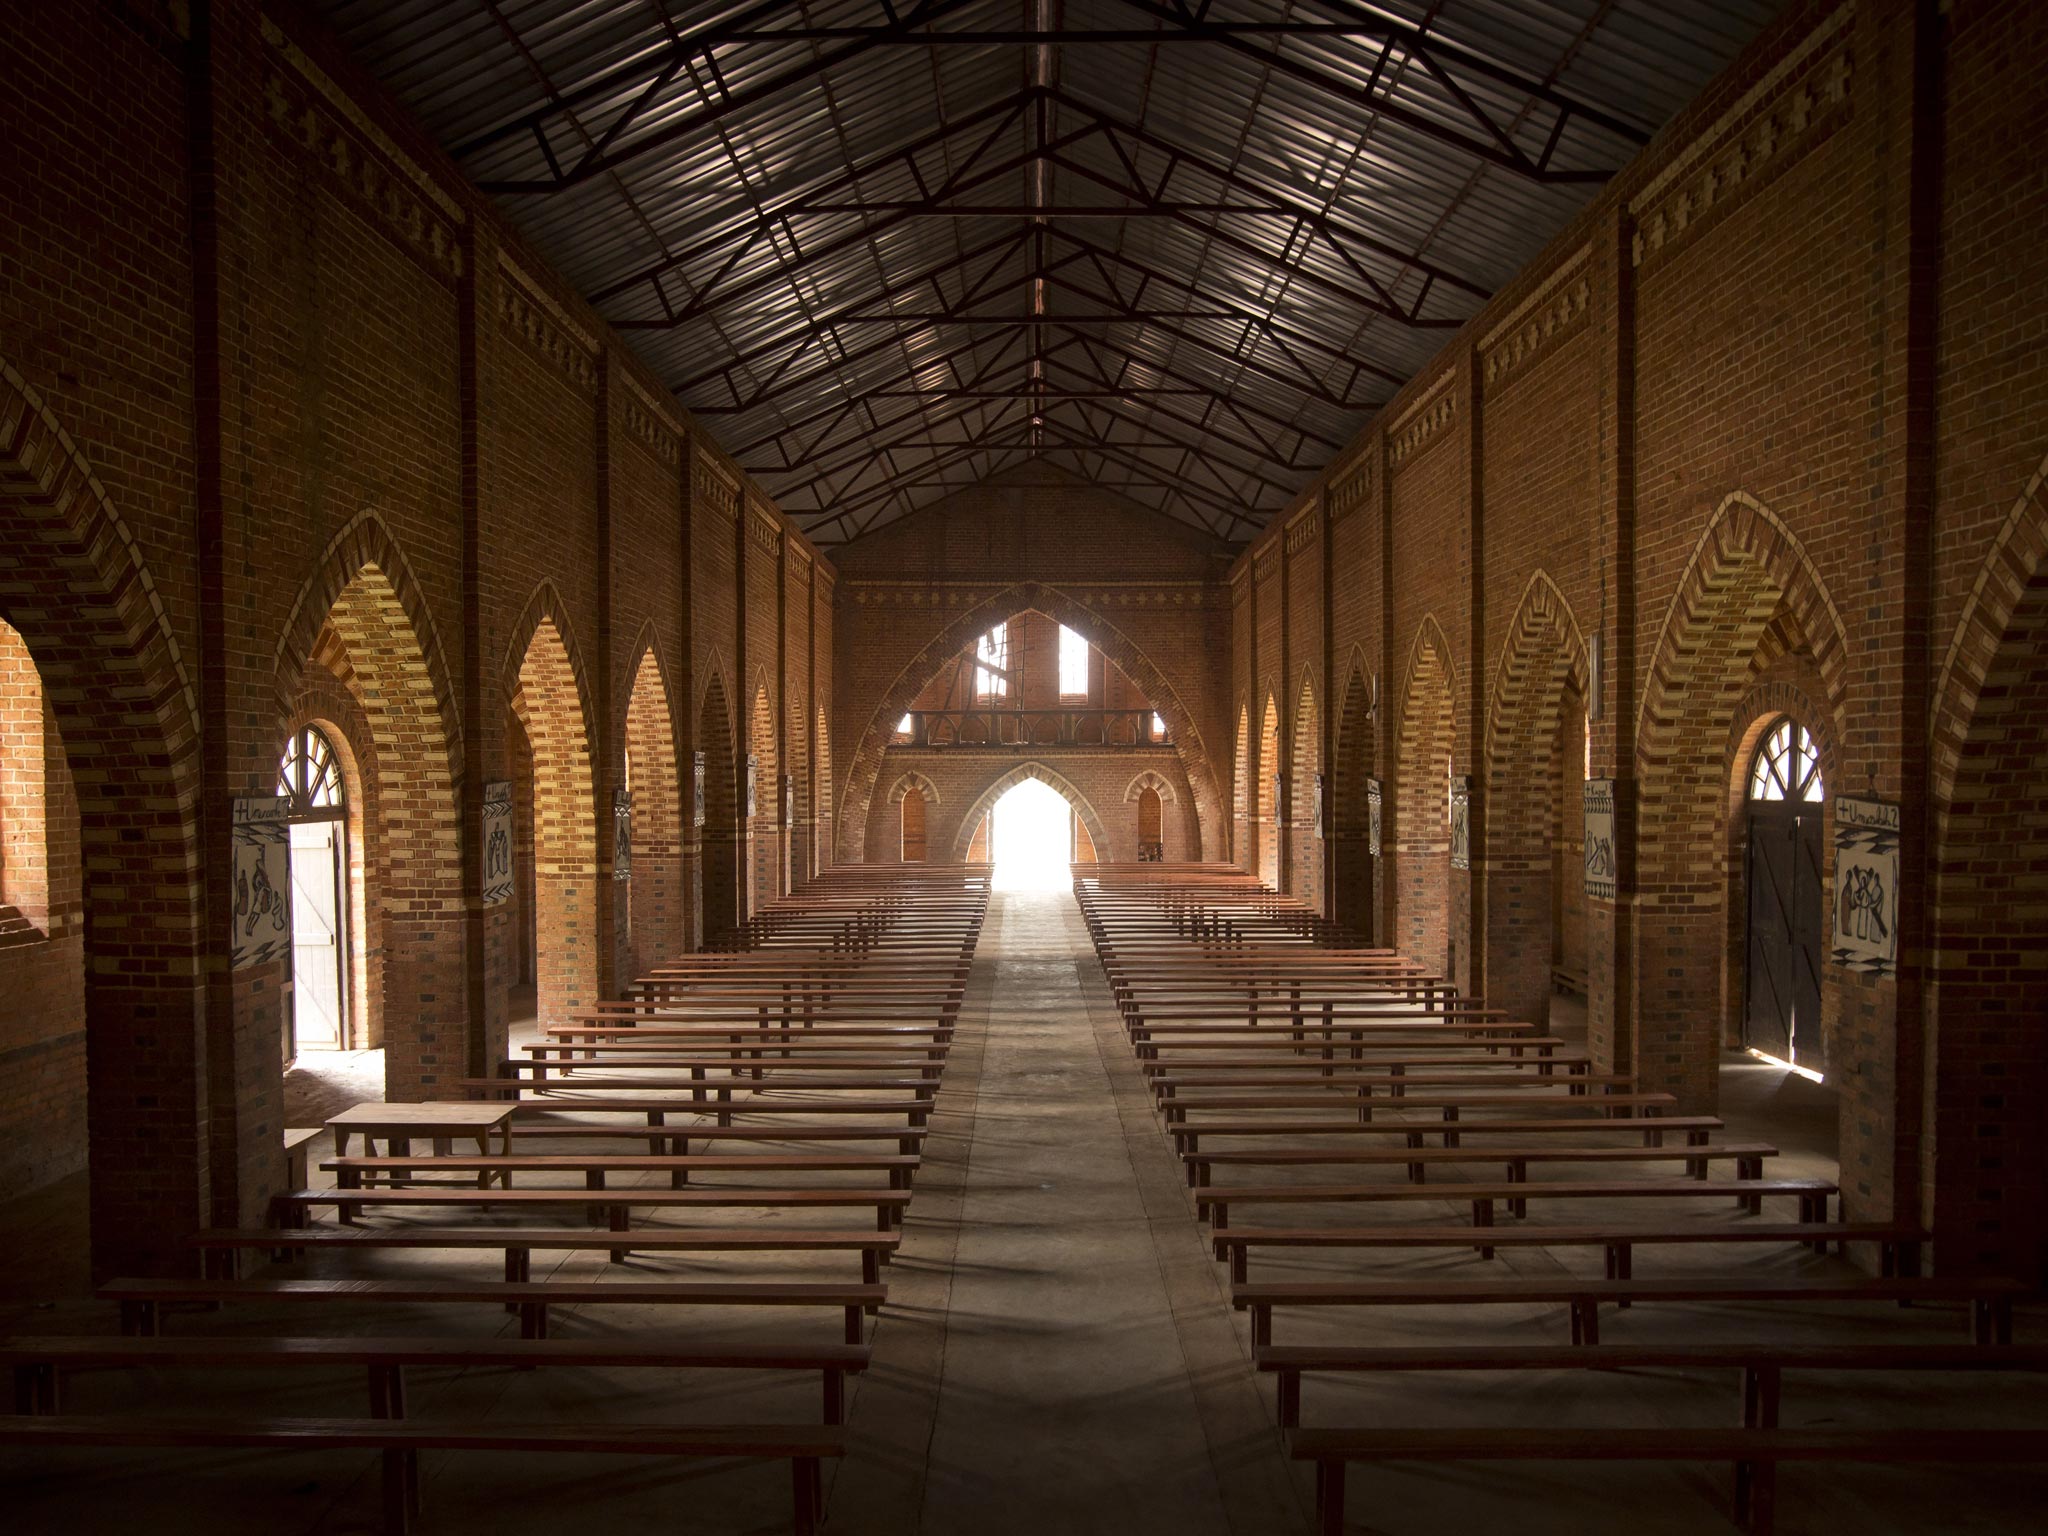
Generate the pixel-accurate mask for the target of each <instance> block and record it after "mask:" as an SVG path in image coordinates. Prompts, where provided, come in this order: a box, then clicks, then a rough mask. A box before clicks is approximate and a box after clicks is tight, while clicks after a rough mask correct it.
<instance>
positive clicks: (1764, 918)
mask: <svg viewBox="0 0 2048 1536" xmlns="http://www.w3.org/2000/svg"><path fill="white" fill-rule="evenodd" d="M1826 793H1827V790H1826V786H1825V784H1824V783H1823V782H1822V779H1821V771H1820V751H1819V748H1818V747H1817V746H1816V744H1815V742H1814V739H1813V734H1812V732H1810V731H1809V730H1807V728H1806V727H1805V726H1804V725H1802V724H1800V723H1799V722H1798V721H1796V720H1794V719H1793V718H1792V717H1791V716H1789V715H1781V716H1779V717H1778V719H1777V720H1775V721H1773V722H1772V723H1771V725H1770V727H1769V728H1768V729H1767V730H1766V731H1765V732H1764V736H1763V740H1762V741H1761V742H1759V743H1758V744H1757V748H1756V752H1755V754H1754V755H1753V756H1752V757H1751V758H1750V761H1749V765H1748V777H1747V788H1746V790H1745V794H1744V805H1743V810H1744V816H1745V819H1746V821H1747V823H1748V835H1747V840H1746V847H1747V856H1746V858H1745V860H1744V868H1745V870H1746V871H1747V884H1748V891H1747V893H1746V897H1747V914H1748V915H1747V934H1748V943H1747V962H1748V963H1747V965H1746V967H1745V973H1744V974H1745V978H1746V980H1745V987H1744V991H1745V996H1744V999H1743V1008H1742V1043H1743V1045H1745V1046H1746V1047H1748V1048H1749V1049H1750V1050H1753V1051H1761V1052H1762V1053H1763V1054H1764V1055H1766V1056H1770V1057H1772V1058H1774V1059H1776V1060H1778V1061H1783V1062H1788V1063H1791V1064H1792V1065H1795V1066H1809V1067H1811V1068H1813V1069H1815V1070H1818V1069H1819V1068H1820V1066H1821V1065H1822V1055H1821V1032H1820V1022H1821V1019H1820V989H1821V958H1822V956H1821V950H1822V944H1823V939H1824V936H1825V933H1826V924H1825V918H1826V913H1827V886H1826V882H1825V877H1824V874H1823V867H1824V866H1823V856H1822V850H1821V820H1822V816H1821V812H1822V803H1823V801H1824V799H1825V796H1826ZM1802 1058H1805V1059H1802Z"/></svg>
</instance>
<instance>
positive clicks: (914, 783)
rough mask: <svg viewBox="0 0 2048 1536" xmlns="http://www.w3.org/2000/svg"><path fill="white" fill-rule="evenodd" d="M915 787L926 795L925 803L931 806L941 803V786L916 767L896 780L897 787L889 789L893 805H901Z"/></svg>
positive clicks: (890, 800)
mask: <svg viewBox="0 0 2048 1536" xmlns="http://www.w3.org/2000/svg"><path fill="white" fill-rule="evenodd" d="M913 789H914V790H916V791H917V792H918V793H919V794H921V795H923V796H924V803H925V804H926V805H928V806H931V805H937V804H938V803H939V786H938V785H936V784H934V783H933V782H932V781H931V780H930V779H928V778H926V777H925V776H924V775H923V774H921V773H919V772H918V771H917V770H916V769H914V768H913V769H912V770H910V771H909V772H908V773H905V774H904V775H903V776H902V777H901V778H899V779H898V780H897V781H896V786H895V788H893V789H891V790H890V791H889V803H890V804H891V805H901V804H902V803H903V797H904V796H905V795H907V794H909V793H910V792H911V791H912V790H913Z"/></svg>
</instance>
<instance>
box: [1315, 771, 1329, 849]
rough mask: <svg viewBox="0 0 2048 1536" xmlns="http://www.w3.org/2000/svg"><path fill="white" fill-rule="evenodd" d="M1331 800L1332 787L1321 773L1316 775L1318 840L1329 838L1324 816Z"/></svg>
mask: <svg viewBox="0 0 2048 1536" xmlns="http://www.w3.org/2000/svg"><path fill="white" fill-rule="evenodd" d="M1329 799H1330V786H1329V784H1328V783H1327V782H1326V781H1325V780H1324V778H1323V776H1322V775H1321V774H1320V773H1319V774H1317V775H1316V836H1317V837H1318V838H1327V837H1328V836H1329V833H1328V832H1327V831H1326V830H1325V826H1326V824H1327V823H1326V821H1325V816H1324V812H1325V808H1326V807H1327V806H1328V804H1329Z"/></svg>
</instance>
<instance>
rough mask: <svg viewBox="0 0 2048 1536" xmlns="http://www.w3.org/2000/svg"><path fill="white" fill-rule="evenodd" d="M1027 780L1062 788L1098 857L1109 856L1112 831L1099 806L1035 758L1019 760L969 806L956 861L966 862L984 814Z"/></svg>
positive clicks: (957, 843)
mask: <svg viewBox="0 0 2048 1536" xmlns="http://www.w3.org/2000/svg"><path fill="white" fill-rule="evenodd" d="M1026 779H1037V780H1038V781H1039V782H1040V783H1042V784H1046V785H1049V786H1050V787H1051V788H1053V789H1056V790H1058V791H1059V793H1060V795H1061V796H1062V797H1063V798H1064V799H1065V800H1066V802H1067V803H1068V804H1069V805H1071V806H1073V808H1074V810H1075V812H1076V813H1077V814H1079V816H1080V818H1081V825H1082V826H1084V827H1086V828H1087V829H1088V836H1089V838H1090V840H1091V841H1093V843H1094V844H1095V847H1096V857H1098V858H1105V857H1107V856H1108V855H1107V852H1106V850H1107V849H1108V848H1109V846H1110V843H1109V834H1108V832H1107V831H1106V830H1105V829H1104V827H1103V825H1102V818H1101V817H1100V816H1098V815H1096V814H1095V807H1094V806H1093V805H1091V804H1090V803H1089V801H1088V797H1087V796H1086V795H1084V794H1082V793H1081V791H1080V790H1078V789H1076V788H1075V787H1074V785H1073V783H1072V782H1071V781H1070V780H1069V779H1068V778H1067V777H1066V776H1065V775H1064V774H1061V773H1059V772H1057V771H1056V770H1054V769H1051V768H1048V767H1047V766H1046V765H1045V764H1044V763H1041V762H1035V761H1034V762H1029V763H1019V764H1018V765H1017V766H1016V767H1014V768H1012V769H1010V770H1009V771H1008V772H1007V773H1004V774H1002V775H1000V776H999V777H997V778H996V779H995V781H994V782H993V783H991V784H990V785H989V786H988V787H987V788H986V789H984V790H983V791H982V792H981V793H980V794H979V795H977V796H975V798H974V802H973V804H971V805H969V806H968V808H967V814H966V815H965V816H964V817H962V818H961V821H960V830H959V832H958V833H957V834H956V835H955V837H954V839H953V844H954V846H953V860H954V862H955V863H964V862H966V859H967V850H968V847H969V846H970V845H971V844H972V843H973V841H974V829H975V828H976V827H978V826H980V825H981V819H982V817H984V816H986V815H987V814H988V813H989V812H990V811H991V810H993V809H995V803H996V802H997V801H998V800H1000V799H1002V798H1003V796H1004V795H1006V794H1008V793H1009V792H1010V791H1011V790H1012V789H1014V788H1016V787H1017V786H1018V785H1019V784H1022V783H1023V782H1024V781H1025V780H1026Z"/></svg>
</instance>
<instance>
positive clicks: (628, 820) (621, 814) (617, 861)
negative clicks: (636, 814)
mask: <svg viewBox="0 0 2048 1536" xmlns="http://www.w3.org/2000/svg"><path fill="white" fill-rule="evenodd" d="M612 878H613V879H614V880H630V879H632V878H633V791H631V790H630V789H615V790H613V791H612Z"/></svg>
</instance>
